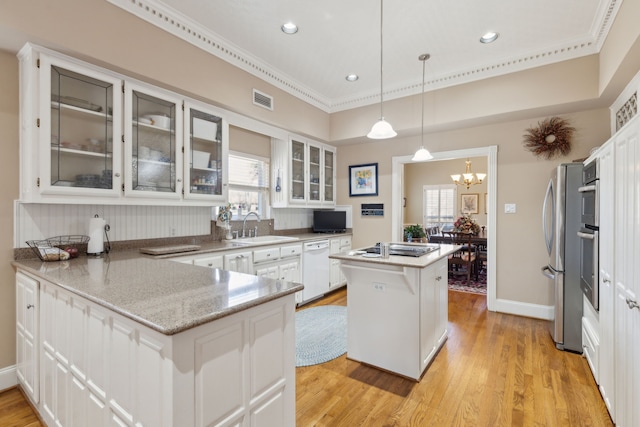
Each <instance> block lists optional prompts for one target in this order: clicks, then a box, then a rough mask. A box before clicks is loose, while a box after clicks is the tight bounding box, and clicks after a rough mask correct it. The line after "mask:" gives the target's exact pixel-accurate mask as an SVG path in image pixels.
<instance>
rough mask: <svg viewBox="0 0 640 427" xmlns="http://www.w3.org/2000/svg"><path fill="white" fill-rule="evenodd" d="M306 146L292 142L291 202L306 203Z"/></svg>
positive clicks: (302, 143)
mask: <svg viewBox="0 0 640 427" xmlns="http://www.w3.org/2000/svg"><path fill="white" fill-rule="evenodd" d="M305 147H306V144H305V143H304V142H300V141H296V140H291V201H292V202H295V201H299V202H304V201H305V200H306V197H305V190H306V185H305V182H306V180H305V158H306V153H307V151H306V149H305Z"/></svg>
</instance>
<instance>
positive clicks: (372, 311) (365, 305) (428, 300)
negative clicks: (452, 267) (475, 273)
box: [330, 243, 460, 381]
mask: <svg viewBox="0 0 640 427" xmlns="http://www.w3.org/2000/svg"><path fill="white" fill-rule="evenodd" d="M393 245H394V244H392V248H393V247H394V246H393ZM395 245H397V246H396V247H400V246H402V247H406V248H408V250H397V251H396V253H403V254H404V255H407V254H408V253H410V252H412V248H414V249H421V248H422V249H423V250H424V252H426V253H425V254H424V255H420V256H402V255H390V256H389V257H388V258H383V257H380V256H376V255H377V254H372V253H366V252H365V251H364V250H363V251H350V252H348V253H341V254H336V255H330V258H334V259H339V260H340V268H341V269H342V271H343V273H344V275H345V276H346V277H347V301H348V304H347V319H348V321H347V324H348V342H347V357H348V358H349V359H352V360H356V361H359V362H362V363H366V364H368V365H372V366H375V367H378V368H380V369H383V370H385V371H389V372H393V373H395V374H398V375H401V376H404V377H407V378H411V379H413V380H416V381H419V380H420V378H421V377H422V375H423V373H424V371H425V370H426V368H427V367H428V366H429V364H430V362H431V361H432V360H433V358H434V357H435V356H436V354H437V353H438V350H439V349H440V348H441V347H442V345H443V344H444V342H445V341H446V339H447V325H448V321H447V316H448V308H447V304H448V294H447V292H448V289H447V256H448V255H449V254H451V253H453V252H455V251H456V250H458V249H459V248H460V247H459V246H457V245H420V244H407V243H403V244H395ZM363 252H365V253H363ZM392 253H393V251H392Z"/></svg>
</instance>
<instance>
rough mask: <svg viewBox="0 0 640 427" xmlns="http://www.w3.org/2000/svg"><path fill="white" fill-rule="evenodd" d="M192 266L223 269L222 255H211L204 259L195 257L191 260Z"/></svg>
mask: <svg viewBox="0 0 640 427" xmlns="http://www.w3.org/2000/svg"><path fill="white" fill-rule="evenodd" d="M193 265H199V266H202V267H209V268H220V269H222V268H224V259H223V257H222V255H211V256H206V257H197V258H194V260H193Z"/></svg>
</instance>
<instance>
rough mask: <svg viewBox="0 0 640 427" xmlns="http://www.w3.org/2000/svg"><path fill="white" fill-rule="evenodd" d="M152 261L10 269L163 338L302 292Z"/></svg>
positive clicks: (126, 257) (130, 255)
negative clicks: (45, 281) (31, 275)
mask: <svg viewBox="0 0 640 427" xmlns="http://www.w3.org/2000/svg"><path fill="white" fill-rule="evenodd" d="M253 246H257V245H253ZM253 246H248V248H250V247H253ZM226 249H229V247H226ZM174 256H175V254H174ZM152 258H157V257H149V256H143V255H141V254H139V253H138V251H137V250H135V251H134V250H131V251H125V252H116V253H113V252H112V253H111V254H110V255H104V256H102V257H100V258H92V257H87V256H80V257H78V258H75V259H71V260H68V261H57V262H42V261H40V260H38V259H29V260H18V261H13V262H12V265H13V266H14V267H16V268H20V269H23V270H24V271H26V272H28V273H31V274H33V275H35V276H37V277H40V278H42V279H44V280H47V281H49V282H51V283H53V284H56V285H58V286H60V287H62V288H64V289H66V290H68V291H70V292H72V293H75V294H77V295H80V296H82V297H84V298H86V299H88V300H90V301H92V302H94V303H96V304H99V305H101V306H103V307H106V308H108V309H110V310H113V311H114V312H116V313H119V314H121V315H123V316H126V317H128V318H130V319H133V320H135V321H137V322H139V323H141V324H143V325H145V326H148V327H149V328H151V329H154V330H156V331H158V332H160V333H163V334H165V335H173V334H176V333H179V332H182V331H185V330H187V329H190V328H193V327H195V326H198V325H201V324H204V323H207V322H210V321H212V320H216V319H219V318H222V317H225V316H229V315H231V314H234V313H237V312H240V311H243V310H246V309H248V308H251V307H254V306H257V305H260V304H263V303H265V302H267V301H271V300H274V299H277V298H280V297H282V296H285V295H288V294H291V293H295V292H297V291H300V290H302V289H303V285H302V284H300V283H292V282H285V281H281V280H274V279H267V278H261V277H258V276H253V275H249V274H244V273H236V272H231V271H226V270H220V269H211V268H207V267H199V266H194V265H188V264H182V263H178V262H172V261H167V260H162V259H152Z"/></svg>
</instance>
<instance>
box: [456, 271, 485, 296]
mask: <svg viewBox="0 0 640 427" xmlns="http://www.w3.org/2000/svg"><path fill="white" fill-rule="evenodd" d="M474 279H475V276H473V275H472V276H471V280H470V281H469V282H467V276H465V275H453V276H451V275H449V290H450V291H458V292H470V293H472V294H483V295H486V294H487V275H486V274H480V275H478V280H477V281H476V280H474Z"/></svg>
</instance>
